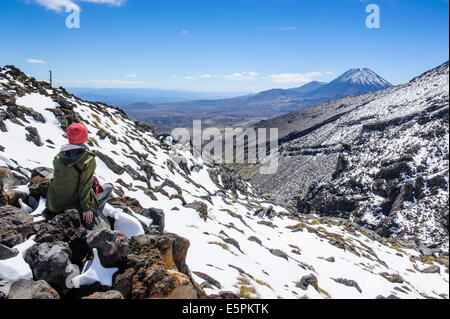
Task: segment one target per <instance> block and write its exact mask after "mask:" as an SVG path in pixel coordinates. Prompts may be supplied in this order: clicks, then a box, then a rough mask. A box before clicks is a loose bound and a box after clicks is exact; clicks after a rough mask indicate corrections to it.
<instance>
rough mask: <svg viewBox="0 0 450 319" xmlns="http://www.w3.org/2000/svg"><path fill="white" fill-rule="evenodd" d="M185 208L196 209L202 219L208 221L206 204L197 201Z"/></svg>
mask: <svg viewBox="0 0 450 319" xmlns="http://www.w3.org/2000/svg"><path fill="white" fill-rule="evenodd" d="M185 207H187V208H192V209H195V210H196V211H197V212H198V215H199V216H200V218H201V219H203V220H204V221H205V222H206V221H207V219H208V205H206V204H205V203H203V202H200V201H198V200H196V201H194V202H192V203H189V204H187V205H185Z"/></svg>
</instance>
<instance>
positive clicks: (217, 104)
mask: <svg viewBox="0 0 450 319" xmlns="http://www.w3.org/2000/svg"><path fill="white" fill-rule="evenodd" d="M389 86H391V84H390V83H389V82H388V81H386V80H385V79H383V78H382V77H380V76H379V75H377V74H376V73H375V72H373V71H372V70H370V69H367V68H358V69H351V70H349V71H347V72H345V73H344V74H342V75H341V76H339V77H338V78H336V79H335V80H333V81H331V82H329V83H324V82H317V81H313V82H309V83H307V84H305V85H303V86H301V87H296V88H291V89H271V90H267V91H263V92H260V93H257V94H254V95H246V96H239V97H234V98H227V99H203V100H193V101H184V102H175V103H134V104H130V105H126V106H122V108H123V109H124V110H125V111H126V112H127V113H128V114H129V115H130V116H133V117H135V118H137V119H139V120H142V121H144V122H147V123H150V124H156V125H159V126H162V127H167V128H169V129H170V128H174V127H180V126H181V127H190V126H191V125H192V119H200V118H201V119H206V120H207V123H206V125H207V126H219V127H222V126H228V125H238V124H239V125H243V124H248V123H252V122H255V121H259V120H263V119H267V118H272V117H275V116H279V115H283V114H286V113H289V112H293V111H298V110H300V109H302V108H305V107H307V106H310V105H314V104H317V103H321V102H325V101H330V100H334V99H337V98H341V97H345V96H349V95H358V94H362V93H367V92H374V91H378V90H381V89H384V88H387V87H389Z"/></svg>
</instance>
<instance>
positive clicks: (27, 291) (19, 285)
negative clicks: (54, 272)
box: [8, 279, 59, 299]
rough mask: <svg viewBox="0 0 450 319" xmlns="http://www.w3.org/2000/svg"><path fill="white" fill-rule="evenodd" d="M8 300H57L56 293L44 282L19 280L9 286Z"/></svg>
mask: <svg viewBox="0 0 450 319" xmlns="http://www.w3.org/2000/svg"><path fill="white" fill-rule="evenodd" d="M8 299H59V295H58V293H57V292H56V291H55V290H54V289H53V288H52V287H51V286H50V285H49V284H48V283H47V282H45V281H44V280H38V281H34V280H31V279H29V280H19V281H16V282H15V283H13V284H12V285H11V288H10V290H9V294H8Z"/></svg>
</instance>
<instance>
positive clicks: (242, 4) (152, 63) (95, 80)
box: [0, 0, 449, 92]
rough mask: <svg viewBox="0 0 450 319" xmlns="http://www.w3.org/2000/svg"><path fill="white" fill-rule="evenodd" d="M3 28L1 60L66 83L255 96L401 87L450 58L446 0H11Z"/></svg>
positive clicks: (0, 15) (4, 6)
mask: <svg viewBox="0 0 450 319" xmlns="http://www.w3.org/2000/svg"><path fill="white" fill-rule="evenodd" d="M94 2H97V3H94ZM370 3H374V4H377V5H379V7H380V22H381V28H379V29H368V28H367V27H366V25H365V20H366V17H367V15H368V13H366V12H365V8H366V6H367V5H368V4H370ZM65 5H76V6H79V7H80V8H81V13H80V22H81V25H80V28H79V29H68V28H66V24H65V21H66V17H67V13H66V12H65ZM0 29H1V30H2V32H1V33H2V38H1V42H0V43H1V47H0V65H7V64H14V65H16V66H17V67H19V68H21V69H22V70H23V71H24V72H26V73H27V74H31V75H33V76H35V77H36V78H38V79H47V77H48V70H49V69H52V70H53V72H54V77H55V81H56V84H57V85H63V86H67V87H126V88H128V87H155V88H164V89H184V90H195V91H214V92H220V91H233V92H238V91H239V92H256V91H259V90H264V89H268V88H273V87H281V88H288V87H296V86H301V85H303V84H305V83H307V82H308V81H310V80H318V81H329V80H332V79H333V78H335V77H336V76H338V75H339V74H341V73H343V72H345V71H346V70H348V69H350V68H353V67H368V68H371V69H372V70H374V71H375V72H376V73H378V74H379V75H381V76H382V77H384V78H385V79H387V80H388V81H390V82H391V83H394V84H398V83H404V82H407V81H408V80H410V79H411V78H412V77H414V76H416V75H419V74H421V73H423V72H424V71H426V70H428V69H430V68H432V67H435V66H437V65H438V64H440V63H443V62H445V61H447V60H448V56H449V51H448V46H449V43H448V36H449V34H448V1H447V0H427V1H425V0H423V1H413V0H368V1H362V0H314V1H313V0H226V1H219V0H191V1H189V0H164V1H160V0H2V1H0Z"/></svg>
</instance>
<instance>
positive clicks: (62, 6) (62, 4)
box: [28, 0, 127, 12]
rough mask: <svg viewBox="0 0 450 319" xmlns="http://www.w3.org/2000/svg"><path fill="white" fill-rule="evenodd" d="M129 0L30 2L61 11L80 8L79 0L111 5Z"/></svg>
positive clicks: (38, 0)
mask: <svg viewBox="0 0 450 319" xmlns="http://www.w3.org/2000/svg"><path fill="white" fill-rule="evenodd" d="M126 1H127V0H28V2H34V3H37V4H40V5H41V6H43V7H45V8H46V9H49V10H53V11H57V12H61V11H63V10H66V9H70V10H73V9H78V10H80V6H79V5H78V4H77V3H79V2H90V3H97V4H106V5H110V6H121V5H122V4H124V3H125V2H126Z"/></svg>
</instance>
